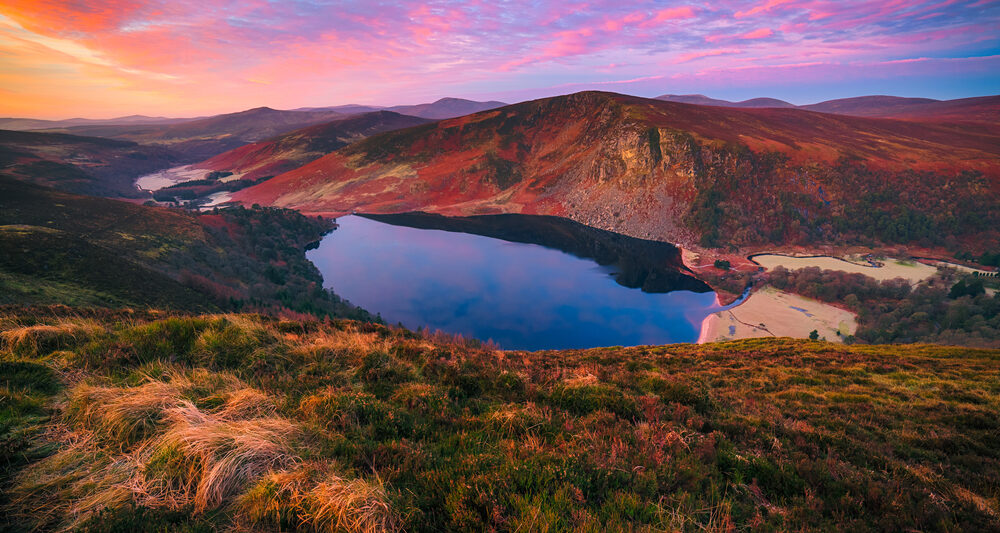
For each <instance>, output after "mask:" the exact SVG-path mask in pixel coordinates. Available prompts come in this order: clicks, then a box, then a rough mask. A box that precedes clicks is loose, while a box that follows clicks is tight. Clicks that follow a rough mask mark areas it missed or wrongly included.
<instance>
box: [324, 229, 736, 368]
mask: <svg viewBox="0 0 1000 533" xmlns="http://www.w3.org/2000/svg"><path fill="white" fill-rule="evenodd" d="M337 222H338V223H339V224H340V227H339V228H338V229H336V230H334V231H333V232H332V233H330V234H329V235H327V236H326V237H324V238H323V240H322V241H321V242H320V245H319V247H318V248H316V249H314V250H310V251H309V252H308V253H307V256H308V258H309V259H310V260H311V261H312V262H313V263H314V264H315V265H316V266H317V267H318V268H319V270H320V271H321V272H322V273H323V279H324V282H325V284H326V286H327V287H328V288H331V289H333V290H334V292H336V293H337V294H339V295H340V296H342V297H344V298H346V299H347V300H349V301H350V302H351V303H353V304H355V305H358V306H360V307H362V308H364V309H367V310H368V311H370V312H372V313H379V314H381V315H382V318H383V319H385V321H386V322H388V323H390V324H396V323H402V324H403V325H405V326H406V327H408V328H411V329H416V328H420V327H428V328H430V329H431V330H437V329H440V330H442V331H445V332H448V333H461V334H462V335H465V336H470V337H475V338H478V339H482V340H487V339H492V340H493V341H494V342H496V343H498V344H499V345H500V346H501V347H503V348H507V349H527V350H537V349H549V348H553V349H554V348H588V347H596V346H616V345H621V346H633V345H639V344H665V343H673V342H694V341H695V340H697V338H698V333H699V329H700V326H701V321H702V319H704V318H705V317H706V316H707V315H708V314H709V313H711V312H713V311H716V310H718V309H719V308H718V307H717V306H716V305H715V293H713V292H703V293H697V292H692V291H687V290H680V291H674V292H669V293H658V294H653V293H646V292H642V291H641V290H639V289H630V288H627V287H624V286H622V285H620V284H618V283H617V282H616V281H615V278H614V277H613V275H612V274H613V273H614V272H615V267H614V266H600V265H598V264H597V263H595V262H593V261H591V260H589V259H581V258H578V257H574V256H573V255H570V254H567V253H564V252H562V251H559V250H554V249H551V248H546V247H544V246H540V245H536V244H521V243H513V242H508V241H504V240H500V239H494V238H490V237H483V236H480V235H472V234H467V233H456V232H449V231H441V230H432V229H416V228H411V227H404V226H398V225H391V224H386V223H383V222H376V221H374V220H369V219H366V218H362V217H358V216H347V217H343V218H340V219H338V221H337Z"/></svg>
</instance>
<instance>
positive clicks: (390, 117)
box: [192, 111, 428, 180]
mask: <svg viewBox="0 0 1000 533" xmlns="http://www.w3.org/2000/svg"><path fill="white" fill-rule="evenodd" d="M427 122H428V120H427V119H422V118H417V117H411V116H406V115H400V114H399V113H393V112H391V111H373V112H370V113H364V114H361V115H355V116H351V117H348V118H340V119H337V120H333V121H331V122H327V123H324V124H317V125H315V126H309V127H306V128H302V129H300V130H295V131H293V132H290V133H286V134H284V135H280V136H278V137H274V138H271V139H267V140H264V141H260V142H255V143H252V144H248V145H245V146H241V147H239V148H236V149H233V150H230V151H228V152H224V153H222V154H219V155H217V156H215V157H213V158H211V159H208V160H206V161H202V162H200V163H196V164H194V165H192V167H193V168H203V169H207V170H215V171H228V172H232V173H233V174H238V175H240V177H241V178H242V179H246V180H255V179H258V178H262V177H266V176H274V175H277V174H281V173H283V172H287V171H289V170H292V169H295V168H298V167H300V166H302V165H304V164H306V163H309V162H311V161H313V160H315V159H319V158H320V157H322V156H324V155H326V154H328V153H330V152H332V151H334V150H337V149H339V148H343V147H344V146H347V145H348V144H350V143H352V142H355V141H358V140H361V139H363V138H365V137H370V136H372V135H375V134H378V133H382V132H385V131H391V130H397V129H402V128H407V127H410V126H417V125H420V124H425V123H427Z"/></svg>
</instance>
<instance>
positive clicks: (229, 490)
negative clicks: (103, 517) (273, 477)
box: [132, 403, 298, 512]
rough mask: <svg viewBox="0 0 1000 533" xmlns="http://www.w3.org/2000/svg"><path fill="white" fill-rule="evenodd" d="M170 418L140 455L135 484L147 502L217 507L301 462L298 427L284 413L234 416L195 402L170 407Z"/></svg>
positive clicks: (140, 450) (141, 498) (137, 457)
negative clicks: (295, 446) (295, 442)
mask: <svg viewBox="0 0 1000 533" xmlns="http://www.w3.org/2000/svg"><path fill="white" fill-rule="evenodd" d="M166 418H167V420H168V421H169V422H168V423H169V429H168V430H167V431H166V433H164V434H163V435H162V436H160V437H159V438H157V439H151V440H150V441H149V442H147V443H146V444H145V445H144V446H143V447H142V448H141V449H139V450H138V451H137V453H136V454H135V457H136V459H137V463H138V464H139V465H140V467H141V469H142V471H143V472H144V476H142V477H140V478H138V479H136V480H135V483H134V484H133V486H132V488H133V491H134V492H135V493H136V494H138V495H140V498H139V500H140V501H141V502H142V503H144V504H146V505H150V506H153V507H156V506H161V505H164V504H165V505H167V506H170V507H179V506H183V505H186V504H188V503H192V504H194V509H195V512H202V511H205V510H207V509H213V508H216V507H218V506H219V505H220V504H221V503H223V502H224V501H225V500H226V499H228V498H229V497H231V496H233V495H234V494H235V493H237V492H238V491H239V490H241V489H242V488H244V487H245V486H247V485H248V484H249V482H251V481H253V480H255V479H257V478H259V477H261V476H263V475H265V474H267V473H268V472H270V471H272V470H277V469H283V468H287V467H289V466H291V465H293V464H295V463H296V462H297V461H298V458H297V457H295V456H294V455H293V453H292V452H291V449H290V445H289V439H291V438H293V437H294V436H295V434H296V433H297V432H298V431H297V428H296V427H295V425H294V424H292V423H291V422H289V421H288V420H285V419H283V418H278V417H270V418H258V419H251V420H232V419H227V418H225V417H224V416H222V415H221V414H211V413H205V412H203V411H201V410H199V409H198V408H197V407H195V406H194V405H192V404H190V403H184V404H182V405H181V406H179V407H174V408H171V409H169V410H168V411H167V413H166Z"/></svg>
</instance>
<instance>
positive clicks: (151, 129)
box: [58, 107, 343, 162]
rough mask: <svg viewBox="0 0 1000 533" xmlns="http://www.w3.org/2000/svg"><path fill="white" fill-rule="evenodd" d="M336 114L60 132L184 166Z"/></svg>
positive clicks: (277, 113)
mask: <svg viewBox="0 0 1000 533" xmlns="http://www.w3.org/2000/svg"><path fill="white" fill-rule="evenodd" d="M342 116H343V115H342V114H341V113H338V112H336V111H328V110H320V111H281V110H277V109H271V108H268V107H258V108H254V109H248V110H246V111H240V112H238V113H227V114H223V115H216V116H213V117H208V118H202V119H197V120H191V121H187V122H181V123H177V124H142V125H87V126H72V127H68V128H61V129H59V130H58V131H59V132H64V133H71V134H74V135H88V136H93V137H106V138H109V139H118V140H125V141H134V142H138V143H141V144H153V145H160V146H167V147H169V148H171V149H173V150H175V151H177V152H179V153H181V154H182V155H183V156H184V162H194V161H200V160H203V159H207V158H209V157H212V156H214V155H217V154H220V153H222V152H225V151H226V150H231V149H233V148H236V147H238V146H242V145H244V144H247V143H251V142H256V141H261V140H264V139H268V138H270V137H274V136H276V135H280V134H282V133H287V132H289V131H293V130H297V129H299V128H303V127H305V126H310V125H313V124H320V123H323V122H329V121H330V120H334V119H336V118H339V117H342Z"/></svg>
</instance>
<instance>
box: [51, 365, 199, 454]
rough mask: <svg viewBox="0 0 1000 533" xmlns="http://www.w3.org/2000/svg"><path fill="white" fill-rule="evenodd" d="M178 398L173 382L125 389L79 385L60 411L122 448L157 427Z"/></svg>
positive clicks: (150, 383)
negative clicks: (64, 407) (62, 410)
mask: <svg viewBox="0 0 1000 533" xmlns="http://www.w3.org/2000/svg"><path fill="white" fill-rule="evenodd" d="M180 397H181V388H180V387H179V386H178V385H177V384H175V383H165V382H162V381H152V382H149V383H146V384H144V385H142V386H139V387H132V388H129V389H122V388H119V387H98V386H93V385H88V384H80V385H77V386H76V387H75V388H74V389H73V390H72V391H71V392H70V399H69V403H68V404H67V406H66V409H65V411H64V413H65V416H66V418H67V420H69V421H70V422H72V423H75V424H77V425H79V426H82V427H83V428H85V429H88V430H90V431H93V432H94V433H95V434H97V435H99V436H100V437H101V439H102V440H104V441H105V442H106V443H108V444H109V445H112V446H114V447H117V448H119V449H125V448H128V447H130V446H132V445H134V444H136V443H138V442H139V441H140V440H142V439H144V438H146V437H147V436H149V435H151V434H153V433H154V432H155V431H156V430H157V429H159V428H160V427H161V426H162V422H163V414H164V412H165V410H166V409H168V408H170V407H172V406H174V405H176V404H177V402H178V401H179V399H180Z"/></svg>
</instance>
